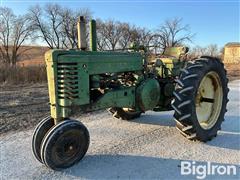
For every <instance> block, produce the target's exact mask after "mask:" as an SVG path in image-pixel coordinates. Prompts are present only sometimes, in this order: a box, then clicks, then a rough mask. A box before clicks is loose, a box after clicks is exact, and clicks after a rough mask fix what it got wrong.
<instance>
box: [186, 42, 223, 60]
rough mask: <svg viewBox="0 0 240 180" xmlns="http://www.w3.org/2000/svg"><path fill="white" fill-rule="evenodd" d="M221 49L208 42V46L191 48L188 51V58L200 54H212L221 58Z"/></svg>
mask: <svg viewBox="0 0 240 180" xmlns="http://www.w3.org/2000/svg"><path fill="white" fill-rule="evenodd" d="M221 55H222V50H221V49H219V48H218V47H217V45H216V44H210V45H208V46H205V47H202V46H196V47H194V48H192V50H191V51H190V53H189V57H190V58H196V57H200V56H213V57H219V58H221Z"/></svg>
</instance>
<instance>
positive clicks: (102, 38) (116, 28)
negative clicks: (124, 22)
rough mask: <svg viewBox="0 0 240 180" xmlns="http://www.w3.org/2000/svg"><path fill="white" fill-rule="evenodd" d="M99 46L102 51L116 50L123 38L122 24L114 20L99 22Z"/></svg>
mask: <svg viewBox="0 0 240 180" xmlns="http://www.w3.org/2000/svg"><path fill="white" fill-rule="evenodd" d="M97 32H98V46H99V49H100V50H113V51H114V50H115V49H116V48H119V47H118V45H119V44H118V43H119V40H120V38H121V36H122V29H121V23H120V22H118V21H114V20H107V21H105V22H103V21H101V20H98V23H97Z"/></svg>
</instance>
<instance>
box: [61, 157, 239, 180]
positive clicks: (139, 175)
mask: <svg viewBox="0 0 240 180" xmlns="http://www.w3.org/2000/svg"><path fill="white" fill-rule="evenodd" d="M181 161H182V160H178V159H163V158H154V157H145V156H130V155H88V156H86V157H85V158H84V159H83V161H82V162H80V163H79V164H76V165H75V166H74V167H72V168H71V169H67V170H64V171H63V173H66V174H67V175H70V176H71V177H73V178H87V179H99V178H100V179H117V178H121V179H130V178H134V179H154V178H157V179H166V178H167V179H183V178H184V179H193V178H194V177H196V176H194V175H185V176H183V175H181ZM190 162H191V161H190ZM198 164H201V165H206V164H207V162H196V165H198ZM215 165H216V164H215ZM217 165H223V164H218V163H217ZM236 168H239V167H237V166H236ZM212 177H214V179H218V178H220V179H226V178H227V179H229V178H231V179H233V178H234V179H237V178H238V177H239V174H237V175H233V176H231V177H229V176H228V175H226V176H225V175H220V176H218V175H216V174H215V176H212ZM208 178H210V179H211V175H209V176H208Z"/></svg>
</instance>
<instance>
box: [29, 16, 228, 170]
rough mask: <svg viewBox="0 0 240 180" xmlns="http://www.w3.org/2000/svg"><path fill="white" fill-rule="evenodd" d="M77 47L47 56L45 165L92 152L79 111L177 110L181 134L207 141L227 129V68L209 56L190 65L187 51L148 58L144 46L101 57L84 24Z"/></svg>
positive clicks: (42, 134) (126, 115) (124, 114)
mask: <svg viewBox="0 0 240 180" xmlns="http://www.w3.org/2000/svg"><path fill="white" fill-rule="evenodd" d="M78 36H79V49H77V50H50V51H48V52H47V53H46V55H45V60H46V64H47V76H48V89H49V98H50V109H51V115H50V116H49V117H46V118H44V119H43V120H42V121H41V122H40V123H39V124H38V125H37V127H36V129H35V131H34V134H33V139H32V149H33V153H34V155H35V157H36V159H38V160H39V161H40V162H41V163H43V164H45V165H46V166H47V167H49V168H51V169H54V170H59V169H63V168H67V167H70V166H72V165H73V164H75V163H77V162H78V161H80V160H81V159H82V158H83V156H84V155H85V153H86V152H87V150H88V146H89V139H90V137H89V133H88V130H87V128H86V127H85V126H84V125H83V124H82V123H81V122H80V121H77V120H73V119H70V117H71V115H73V113H74V112H76V111H78V112H83V113H84V112H89V111H95V110H99V109H108V111H109V112H111V113H112V114H113V116H114V117H116V118H120V119H122V120H131V119H134V118H137V117H139V116H140V115H141V114H142V113H144V112H146V111H149V110H152V111H170V110H174V117H173V119H174V120H175V121H176V127H177V129H178V130H179V131H180V133H181V134H182V135H184V136H185V137H186V138H187V139H190V140H199V141H203V142H206V141H208V140H211V139H212V138H213V137H215V136H216V135H217V131H218V130H219V129H220V128H221V123H222V121H223V120H224V114H225V112H226V104H227V102H228V98H227V95H228V91H229V89H228V87H227V84H228V79H227V78H226V70H225V69H224V65H223V63H222V62H221V61H220V60H219V59H217V58H214V57H208V56H203V57H200V58H199V59H194V60H191V61H187V60H186V54H187V51H188V49H187V48H186V47H174V48H167V49H166V51H165V52H164V54H163V55H161V56H159V57H154V58H147V57H146V56H145V55H144V53H143V52H142V51H141V49H140V48H138V49H137V48H135V50H134V51H131V52H97V48H96V47H97V45H96V22H95V21H94V20H91V21H90V50H89V51H86V44H87V43H86V22H85V20H84V18H80V20H79V22H78Z"/></svg>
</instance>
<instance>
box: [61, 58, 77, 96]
mask: <svg viewBox="0 0 240 180" xmlns="http://www.w3.org/2000/svg"><path fill="white" fill-rule="evenodd" d="M57 81H58V82H57V86H58V87H57V91H58V98H59V99H70V100H72V99H76V98H79V92H78V88H79V87H78V85H79V83H78V64H77V63H58V64H57Z"/></svg>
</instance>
